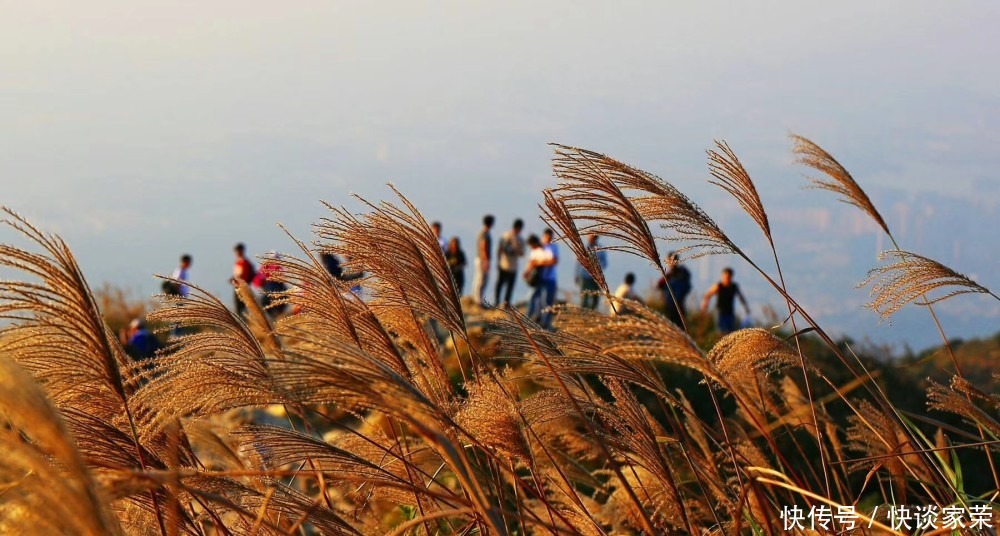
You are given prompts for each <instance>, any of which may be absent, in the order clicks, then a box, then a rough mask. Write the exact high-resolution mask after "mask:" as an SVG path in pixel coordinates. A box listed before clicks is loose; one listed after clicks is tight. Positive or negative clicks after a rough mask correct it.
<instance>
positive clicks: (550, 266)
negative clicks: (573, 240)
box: [524, 229, 559, 329]
mask: <svg viewBox="0 0 1000 536" xmlns="http://www.w3.org/2000/svg"><path fill="white" fill-rule="evenodd" d="M528 245H529V246H531V254H530V255H529V256H528V267H527V269H526V270H525V272H524V277H525V279H526V280H529V281H530V280H531V278H532V276H533V275H534V274H533V273H532V272H533V271H534V270H536V269H537V270H539V274H538V284H537V286H536V287H535V290H534V291H533V292H532V293H531V302H530V303H529V304H528V317H529V318H531V319H532V320H535V321H536V322H538V324H539V325H540V326H541V327H543V328H545V329H551V328H552V311H551V307H552V306H553V305H554V304H555V301H556V291H558V290H559V280H558V275H557V274H558V272H557V266H558V265H559V248H557V247H556V245H555V244H554V243H552V229H546V230H545V232H543V233H542V239H541V240H538V238H537V237H535V236H532V238H529V239H528Z"/></svg>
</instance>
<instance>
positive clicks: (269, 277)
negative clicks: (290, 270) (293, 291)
mask: <svg viewBox="0 0 1000 536" xmlns="http://www.w3.org/2000/svg"><path fill="white" fill-rule="evenodd" d="M280 260H281V254H280V253H278V252H277V251H271V252H269V253H268V254H267V256H266V257H265V259H264V260H263V261H261V263H260V270H259V271H258V272H257V275H256V276H255V277H254V280H253V286H254V287H257V289H258V290H260V292H261V307H263V308H264V310H265V311H267V312H268V313H270V314H271V315H272V316H277V315H280V314H281V313H283V312H284V311H285V307H286V306H287V304H285V303H281V304H275V303H274V301H275V299H276V298H277V296H276V294H277V293H279V292H284V291H285V290H287V289H288V287H287V286H286V285H285V283H283V282H282V281H280V280H279V278H280V275H281V271H282V268H281V264H279V263H278V261H280Z"/></svg>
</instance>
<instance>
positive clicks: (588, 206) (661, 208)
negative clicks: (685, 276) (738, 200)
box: [549, 145, 738, 266]
mask: <svg viewBox="0 0 1000 536" xmlns="http://www.w3.org/2000/svg"><path fill="white" fill-rule="evenodd" d="M555 147H556V156H555V158H554V159H553V161H552V169H553V173H555V175H556V177H558V178H559V179H560V183H559V186H558V187H557V188H554V189H551V190H549V191H550V192H552V193H553V195H555V196H556V197H557V198H558V199H560V200H562V201H563V202H564V203H565V205H566V208H567V210H568V212H569V214H570V215H571V216H572V217H573V219H574V220H576V221H578V222H586V223H585V224H584V225H580V226H579V229H580V232H581V233H584V234H586V233H590V232H594V233H597V234H600V235H606V236H609V237H611V238H614V239H616V240H618V241H620V242H621V243H622V245H617V244H612V245H607V246H604V247H605V248H607V249H612V250H621V251H626V252H629V253H633V254H637V255H639V256H641V257H645V258H646V259H649V260H650V262H652V263H653V264H654V265H657V266H658V265H659V259H660V256H659V253H658V251H657V248H656V237H655V236H654V235H653V233H652V232H651V231H650V229H649V224H650V223H659V224H660V226H661V227H662V228H664V229H670V230H672V231H673V233H674V234H673V235H671V236H667V237H665V238H666V239H667V240H675V241H683V242H686V243H687V244H686V245H684V246H683V247H681V248H679V249H678V250H677V251H678V253H683V252H685V251H689V250H690V251H693V252H694V254H693V255H691V257H692V258H694V257H700V256H702V255H709V254H716V253H735V252H737V251H738V248H737V247H736V245H735V244H733V243H732V241H730V240H729V237H727V236H726V235H725V233H723V232H722V230H721V229H719V227H718V225H716V224H715V222H714V221H712V219H711V218H710V217H709V216H708V215H707V214H706V213H705V212H704V211H703V210H701V208H700V207H698V206H697V205H695V204H694V203H693V202H692V201H691V200H690V199H689V198H688V197H687V196H686V195H684V194H683V193H681V192H680V191H679V190H677V189H676V188H674V187H673V186H672V185H671V184H669V183H667V182H665V181H663V180H662V179H660V178H658V177H656V176H654V175H651V174H649V173H646V172H645V171H641V170H639V169H636V168H633V167H631V166H628V165H626V164H623V163H621V162H619V161H617V160H614V159H612V158H609V157H607V156H605V155H602V154H599V153H595V152H593V151H587V150H584V149H577V148H575V147H568V146H564V145H556V146H555Z"/></svg>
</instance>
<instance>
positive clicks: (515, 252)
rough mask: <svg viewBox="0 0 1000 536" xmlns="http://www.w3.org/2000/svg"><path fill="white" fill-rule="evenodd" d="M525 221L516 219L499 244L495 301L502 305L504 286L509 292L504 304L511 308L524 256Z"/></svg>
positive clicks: (506, 294) (505, 296) (504, 297)
mask: <svg viewBox="0 0 1000 536" xmlns="http://www.w3.org/2000/svg"><path fill="white" fill-rule="evenodd" d="M523 228H524V222H523V221H521V219H520V218H518V219H516V220H514V226H513V227H511V229H510V230H509V231H507V232H506V233H504V234H503V236H501V237H500V243H499V244H498V245H497V288H496V299H495V300H494V302H493V303H495V304H497V305H500V304H501V302H500V293H501V291H502V290H503V288H504V286H506V287H507V292H506V293H505V294H504V295H503V302H502V303H503V306H504V307H507V308H510V297H511V295H512V294H513V293H514V283H515V282H516V281H517V263H518V259H520V258H521V257H523V256H524V239H523V238H521V229H523Z"/></svg>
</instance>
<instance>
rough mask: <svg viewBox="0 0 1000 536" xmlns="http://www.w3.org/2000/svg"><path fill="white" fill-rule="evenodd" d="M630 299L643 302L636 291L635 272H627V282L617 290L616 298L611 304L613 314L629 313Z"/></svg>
mask: <svg viewBox="0 0 1000 536" xmlns="http://www.w3.org/2000/svg"><path fill="white" fill-rule="evenodd" d="M628 301H637V302H641V301H642V298H640V297H639V295H638V294H636V293H635V274H633V273H632V272H629V273H627V274H625V282H624V283H622V284H621V285H619V286H618V288H617V289H616V290H615V300H614V303H612V304H611V316H617V315H625V314H629V306H628Z"/></svg>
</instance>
